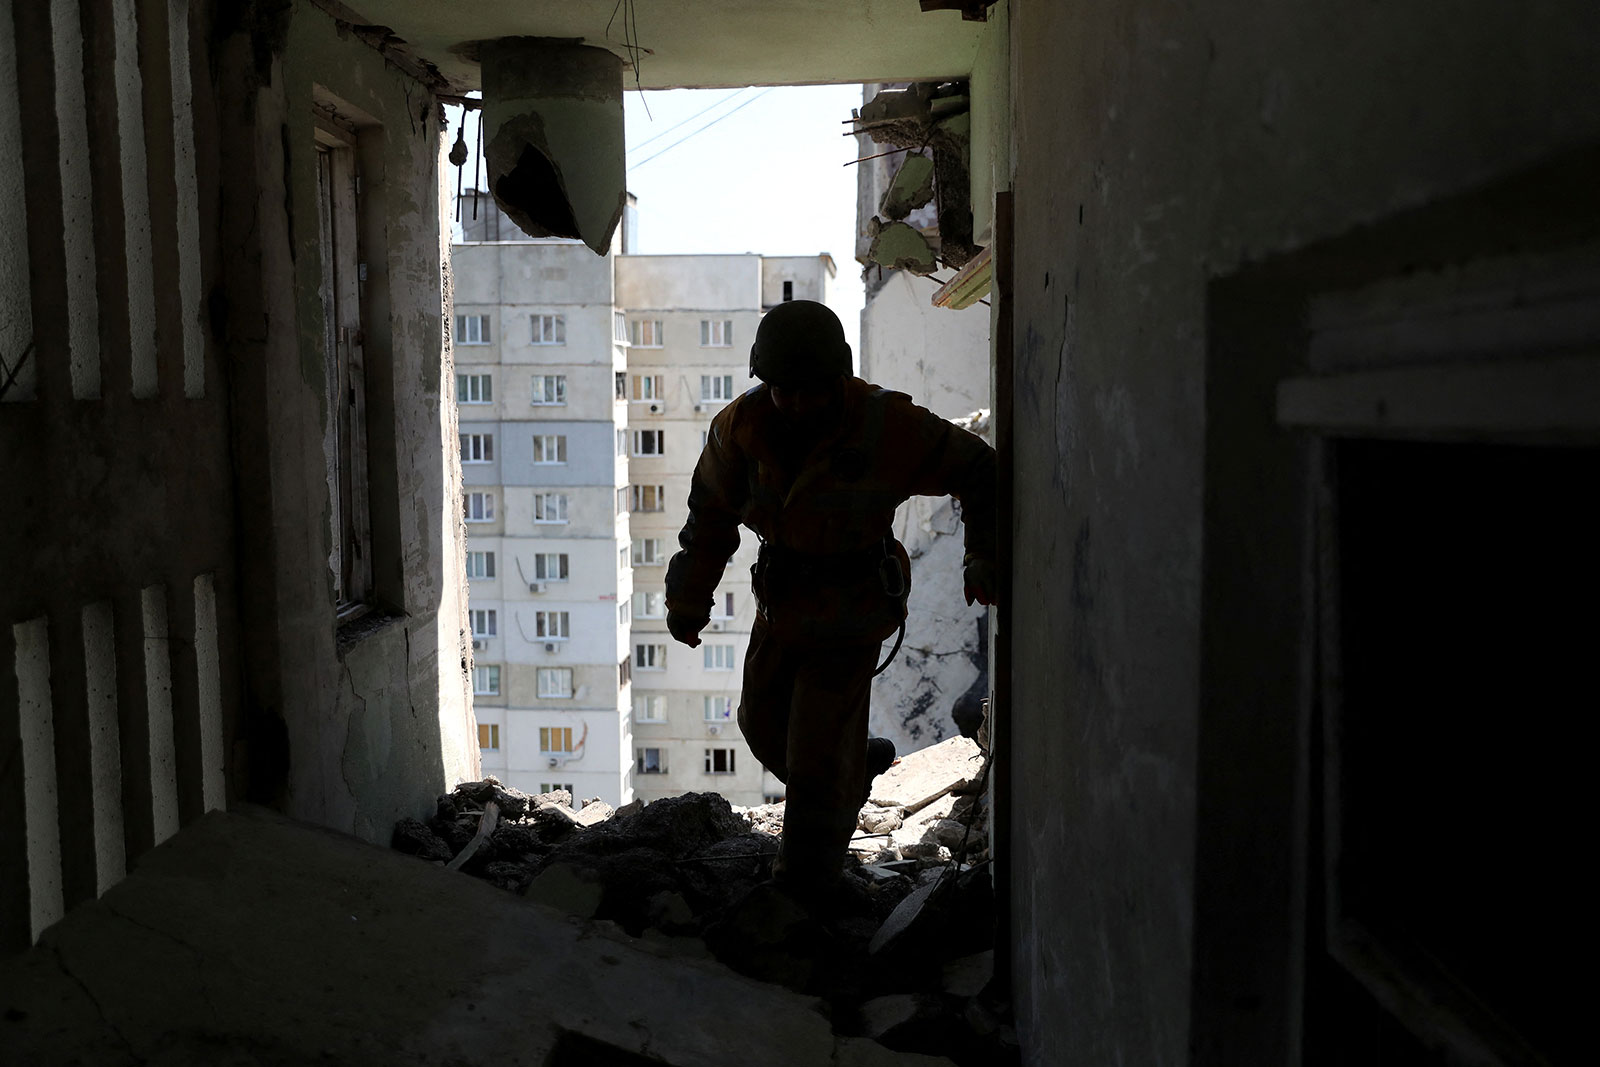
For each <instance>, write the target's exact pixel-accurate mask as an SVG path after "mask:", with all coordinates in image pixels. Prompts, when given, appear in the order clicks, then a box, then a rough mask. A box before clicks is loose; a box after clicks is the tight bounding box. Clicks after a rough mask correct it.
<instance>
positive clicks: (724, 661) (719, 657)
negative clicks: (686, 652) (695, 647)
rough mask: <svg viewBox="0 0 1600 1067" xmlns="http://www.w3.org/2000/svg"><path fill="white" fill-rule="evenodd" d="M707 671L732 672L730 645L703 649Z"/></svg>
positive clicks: (708, 646) (709, 646)
mask: <svg viewBox="0 0 1600 1067" xmlns="http://www.w3.org/2000/svg"><path fill="white" fill-rule="evenodd" d="M703 651H704V653H705V660H706V670H708V671H731V670H733V646H732V645H706V646H704V648H703Z"/></svg>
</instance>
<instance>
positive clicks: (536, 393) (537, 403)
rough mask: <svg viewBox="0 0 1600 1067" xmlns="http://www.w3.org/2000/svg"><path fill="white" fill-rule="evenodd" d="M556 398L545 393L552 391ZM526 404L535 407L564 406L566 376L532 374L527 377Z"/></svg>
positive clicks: (565, 401)
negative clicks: (550, 397)
mask: <svg viewBox="0 0 1600 1067" xmlns="http://www.w3.org/2000/svg"><path fill="white" fill-rule="evenodd" d="M552 388H553V390H554V392H555V394H556V399H554V400H551V399H549V398H548V397H547V395H546V394H548V393H549V392H551V391H552ZM528 405H529V406H530V407H536V408H564V407H566V406H567V376H566V375H565V374H534V375H531V376H530V377H529V379H528Z"/></svg>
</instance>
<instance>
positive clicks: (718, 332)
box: [700, 319, 733, 348]
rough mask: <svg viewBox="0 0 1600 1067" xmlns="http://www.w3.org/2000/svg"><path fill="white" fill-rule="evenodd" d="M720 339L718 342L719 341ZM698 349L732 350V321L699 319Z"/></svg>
mask: <svg viewBox="0 0 1600 1067" xmlns="http://www.w3.org/2000/svg"><path fill="white" fill-rule="evenodd" d="M719 338H720V340H719ZM700 347H701V348H732V347H733V320H732V319H701V320H700Z"/></svg>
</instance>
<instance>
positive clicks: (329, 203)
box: [6, 143, 372, 616]
mask: <svg viewBox="0 0 1600 1067" xmlns="http://www.w3.org/2000/svg"><path fill="white" fill-rule="evenodd" d="M316 166H317V230H316V234H317V242H318V251H319V253H320V255H321V266H322V273H321V278H322V282H321V285H320V286H319V289H318V296H319V297H320V302H321V304H322V327H323V329H322V345H323V373H324V379H325V381H324V388H325V390H326V392H325V393H324V396H325V398H326V400H327V402H328V411H329V413H330V418H329V419H328V420H327V423H326V428H325V430H324V433H323V439H322V445H323V451H324V453H325V461H326V467H327V481H328V486H327V488H328V500H329V504H330V510H331V515H330V519H331V522H332V530H333V535H334V541H333V545H332V546H331V547H332V551H331V552H330V553H329V554H328V567H329V569H330V570H331V571H332V572H333V586H334V589H333V592H334V604H335V609H336V611H337V613H338V614H339V615H340V616H344V615H345V614H347V613H354V612H355V610H356V609H357V608H358V606H359V605H360V604H362V603H364V602H365V601H366V599H367V597H368V595H369V594H370V593H371V591H372V544H371V529H372V523H371V505H370V500H369V493H370V485H369V483H368V479H367V470H368V466H369V464H368V458H367V425H366V410H367V401H366V390H367V376H366V372H365V371H364V370H363V368H362V347H361V335H362V325H363V323H362V320H361V281H360V274H361V271H362V270H363V268H362V266H361V261H362V253H363V250H362V248H361V247H360V228H359V227H358V225H357V217H356V199H355V185H356V153H355V151H354V149H353V147H352V146H351V145H349V144H346V143H339V144H332V145H330V144H323V143H319V144H318V145H317V146H316ZM8 313H9V309H8ZM10 355H11V353H9V352H8V353H6V356H7V357H8V358H9V357H10Z"/></svg>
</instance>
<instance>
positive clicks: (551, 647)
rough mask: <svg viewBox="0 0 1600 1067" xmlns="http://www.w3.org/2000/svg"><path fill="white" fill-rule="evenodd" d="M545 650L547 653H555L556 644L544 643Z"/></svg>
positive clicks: (551, 642)
mask: <svg viewBox="0 0 1600 1067" xmlns="http://www.w3.org/2000/svg"><path fill="white" fill-rule="evenodd" d="M544 650H545V651H546V652H554V651H555V650H556V643H555V642H554V641H546V642H545V643H544Z"/></svg>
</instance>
